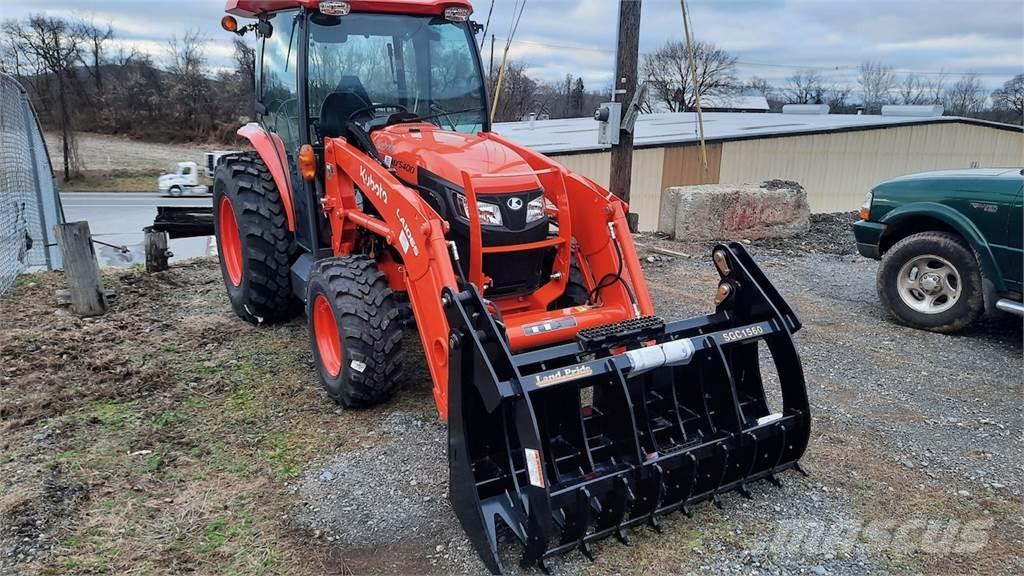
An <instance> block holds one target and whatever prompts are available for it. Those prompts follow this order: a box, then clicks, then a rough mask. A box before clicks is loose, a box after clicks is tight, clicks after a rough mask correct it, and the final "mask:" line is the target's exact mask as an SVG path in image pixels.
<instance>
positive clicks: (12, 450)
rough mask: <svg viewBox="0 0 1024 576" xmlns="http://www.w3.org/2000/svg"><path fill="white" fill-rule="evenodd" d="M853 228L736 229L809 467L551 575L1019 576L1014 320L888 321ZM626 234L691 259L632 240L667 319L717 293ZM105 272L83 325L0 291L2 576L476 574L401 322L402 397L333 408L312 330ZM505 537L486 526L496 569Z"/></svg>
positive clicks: (692, 310) (601, 549)
mask: <svg viewBox="0 0 1024 576" xmlns="http://www.w3.org/2000/svg"><path fill="white" fill-rule="evenodd" d="M849 222H850V217H849V215H832V216H822V217H816V218H815V221H814V224H813V226H812V229H811V231H810V232H808V234H806V235H802V236H801V237H798V238H795V239H791V240H789V241H780V240H775V241H764V242H753V243H751V246H750V249H751V251H752V253H753V254H754V256H755V258H756V259H757V261H758V262H759V263H760V264H761V266H762V267H763V268H764V270H765V272H766V273H767V275H768V276H769V277H770V278H771V279H772V280H773V281H774V282H775V283H776V285H777V286H778V288H779V289H780V291H781V292H782V293H783V295H784V296H785V297H786V298H787V299H788V300H789V302H790V303H791V304H792V305H793V307H794V308H795V310H796V311H797V313H798V314H799V315H800V316H801V318H802V320H803V322H804V328H803V330H802V331H801V332H800V333H799V334H798V335H797V345H798V349H799V350H800V352H801V354H802V357H803V363H804V370H805V372H806V376H807V382H808V391H809V394H810V400H811V404H812V416H813V418H814V423H813V430H812V439H811V443H810V447H809V449H808V452H807V454H806V455H805V457H804V458H803V460H802V462H803V464H804V466H805V467H806V468H807V469H808V471H809V472H810V476H809V477H806V478H805V477H803V476H800V475H799V474H797V473H795V472H787V473H786V474H785V475H784V476H783V478H782V480H783V482H784V486H783V487H782V488H781V489H779V488H775V487H773V486H771V485H770V484H765V483H762V484H758V485H756V486H753V487H752V492H753V495H754V500H752V501H748V500H744V499H742V498H740V497H739V496H737V495H727V496H726V497H724V498H723V503H724V510H718V509H716V508H714V507H713V506H711V505H708V504H703V505H700V506H698V507H697V508H696V509H695V510H694V513H695V514H694V517H693V518H692V519H688V518H686V517H685V516H683V515H680V514H676V515H672V516H670V517H668V518H666V519H665V521H664V522H663V527H664V531H663V533H662V534H660V535H659V534H656V533H655V532H654V531H653V530H651V529H649V528H638V529H634V530H631V532H630V535H631V537H632V542H633V545H632V546H629V547H625V546H622V545H620V544H618V543H617V542H615V541H614V539H608V540H605V541H603V542H600V543H598V544H597V545H596V546H595V550H596V552H597V557H598V562H597V563H595V564H591V563H590V562H588V561H586V560H585V559H584V558H583V557H582V556H581V555H580V554H578V553H573V554H569V555H567V556H564V557H562V558H560V559H557V560H556V561H555V562H554V563H553V566H554V571H555V573H557V574H613V573H614V574H641V573H659V574H660V573H694V574H696V573H705V572H710V573H715V574H727V575H732V574H812V575H815V576H819V575H822V574H840V575H854V574H920V573H924V574H960V573H967V572H971V573H988V574H1000V575H1001V574H1013V573H1024V560H1022V557H1021V553H1020V550H1022V549H1024V522H1022V520H1021V515H1020V510H1021V507H1022V504H1024V497H1022V494H1021V492H1022V490H1024V483H1022V474H1021V472H1022V465H1024V443H1022V426H1021V424H1022V422H1021V411H1020V408H1021V398H1022V392H1024V386H1022V382H1021V375H1022V368H1024V366H1022V364H1024V363H1022V341H1021V338H1022V331H1021V323H1020V322H1019V321H1018V320H1015V319H1011V318H1006V317H1004V318H1000V319H992V320H988V321H985V322H981V323H979V324H978V325H976V326H975V327H973V328H972V329H971V330H969V331H968V332H966V333H963V334H959V335H956V336H944V335H938V334H931V333H927V332H920V331H916V330H912V329H909V328H905V327H901V326H898V325H895V324H893V323H891V322H890V321H889V320H888V319H887V318H886V317H885V314H884V312H883V310H882V309H881V307H880V305H879V304H878V301H877V297H876V295H875V291H874V275H875V271H876V269H877V264H876V263H875V262H873V261H870V260H866V259H863V258H861V257H859V256H857V255H855V254H853V253H852V250H851V249H850V247H851V239H850V236H849V228H848V227H849ZM638 242H640V243H641V244H643V245H646V246H660V247H663V248H668V249H670V250H673V251H674V252H677V253H684V252H685V253H687V254H692V255H694V256H692V257H679V258H671V257H666V256H664V255H662V254H659V253H654V252H648V251H646V250H641V258H642V260H643V262H644V266H645V268H646V270H647V275H648V280H649V282H650V285H651V291H652V296H653V298H654V300H655V304H656V307H657V309H658V310H659V312H660V313H661V314H662V315H663V316H665V317H668V318H681V317H688V316H692V315H695V314H704V313H707V312H709V311H710V310H711V298H712V294H713V292H714V288H715V285H716V281H717V275H716V274H715V273H714V270H713V268H712V266H711V264H710V261H709V259H708V258H707V254H708V252H709V250H710V246H709V245H691V246H686V245H680V244H676V243H672V242H668V241H666V240H664V239H662V238H658V237H656V236H653V235H645V236H642V237H640V238H638ZM105 282H106V284H107V285H108V286H109V287H113V288H114V289H115V290H116V291H117V294H118V296H117V298H116V299H115V300H114V301H113V305H112V306H113V308H112V310H111V313H109V314H108V315H107V316H105V317H103V318H100V319H96V320H89V321H83V320H80V319H77V318H74V317H73V316H71V315H69V314H68V313H67V312H65V311H63V310H61V309H58V308H56V307H55V305H54V304H53V303H52V301H51V299H50V298H49V297H39V294H52V293H53V292H54V291H55V290H56V289H58V288H59V287H61V286H62V279H61V278H60V277H59V275H57V274H46V275H36V276H33V277H26V278H25V279H23V280H21V281H20V282H19V285H18V286H16V287H15V289H14V290H13V291H12V292H11V293H9V294H8V295H6V296H5V300H3V301H0V305H3V308H4V314H5V320H9V321H10V322H9V323H5V324H4V326H3V327H2V328H0V359H2V360H3V361H2V362H0V574H4V575H6V574H34V573H47V574H66V573H72V574H91V573H126V572H128V571H135V572H144V573H152V574H178V573H184V572H191V573H197V574H228V573H243V574H309V573H318V574H353V573H354V574H394V573H418V574H428V573H429V574H478V573H480V572H481V571H482V569H483V567H482V565H481V564H480V562H479V560H478V559H477V557H476V553H475V552H474V551H473V550H472V548H471V547H470V546H469V544H468V542H467V540H466V538H465V536H464V535H463V533H462V530H461V528H460V526H459V524H458V521H457V520H456V519H455V517H454V514H453V513H452V511H451V509H450V506H449V504H448V501H447V463H446V460H447V459H446V455H445V446H446V428H445V425H444V423H442V422H440V421H438V419H437V415H436V410H435V408H434V403H433V400H432V396H431V394H430V390H429V376H428V375H427V372H426V369H425V366H424V364H423V361H422V351H421V350H420V348H419V346H418V338H417V337H416V335H415V333H413V332H407V334H406V336H407V339H406V342H407V343H408V344H407V346H406V347H405V354H406V355H407V358H406V362H405V366H406V378H405V381H406V383H405V385H404V386H403V389H402V390H401V391H400V392H399V394H398V395H397V396H396V398H395V399H394V400H392V401H391V402H389V403H387V404H385V405H383V406H380V407H378V408H375V409H372V410H361V411H344V410H340V409H338V408H336V407H334V406H332V405H331V404H330V403H329V402H328V400H327V399H326V396H324V395H323V394H322V392H319V390H318V389H319V387H318V384H317V381H316V376H315V374H314V373H313V372H312V368H311V364H310V360H309V352H308V337H307V336H306V329H305V323H304V321H302V320H296V321H294V322H291V323H288V324H285V325H283V326H280V327H275V328H273V329H257V328H253V327H250V326H248V325H245V324H244V323H241V322H240V321H238V320H237V318H235V317H234V316H233V315H232V313H231V312H230V309H229V307H228V305H227V302H226V299H225V298H224V296H223V289H222V286H221V279H220V273H219V270H218V269H217V266H216V263H215V262H213V261H211V260H200V261H195V262H192V263H188V264H183V265H179V266H175V267H173V268H172V270H171V271H169V272H166V273H163V274H160V275H152V276H151V275H147V274H144V273H142V272H140V271H135V270H130V271H116V272H109V273H108V274H107V275H106V276H105ZM52 350H59V351H60V355H57V354H53V353H45V351H52ZM766 376H767V379H768V382H769V383H771V382H772V379H771V375H770V374H766ZM143 449H144V450H143ZM520 551H521V549H520V548H519V547H518V546H512V545H510V543H509V542H504V543H503V547H502V554H503V561H504V563H505V566H506V567H507V568H508V570H509V571H510V572H511V573H520V572H521V570H519V568H518V565H517V555H518V554H519V553H520ZM530 573H536V572H534V571H530Z"/></svg>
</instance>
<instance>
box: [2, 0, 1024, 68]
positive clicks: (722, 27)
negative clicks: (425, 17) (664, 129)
mask: <svg viewBox="0 0 1024 576" xmlns="http://www.w3.org/2000/svg"><path fill="white" fill-rule="evenodd" d="M526 1H527V2H528V4H527V8H526V13H525V16H524V17H523V22H522V24H521V25H520V29H519V32H518V34H517V35H516V38H515V41H514V43H513V47H512V50H511V55H512V57H513V58H515V59H517V60H521V61H524V62H526V63H527V64H528V65H529V68H530V70H531V73H532V74H533V75H535V76H536V77H540V78H543V79H546V80H556V79H559V78H562V77H564V76H565V74H566V73H572V74H574V75H581V76H583V77H584V79H585V81H586V82H587V84H588V85H589V86H590V87H591V88H599V87H604V86H610V84H611V77H612V71H613V66H614V47H615V42H616V35H615V30H616V18H617V14H618V12H617V6H618V0H526ZM689 1H690V6H691V10H692V16H691V19H692V22H693V25H694V28H695V35H696V37H697V39H699V40H707V41H711V42H714V43H716V44H718V45H719V46H720V47H722V48H724V49H726V50H728V51H729V52H730V53H732V54H733V55H735V56H736V57H737V58H738V59H739V61H740V66H739V70H738V72H739V75H740V76H741V77H743V78H746V77H749V76H752V75H757V76H761V77H764V78H768V79H769V80H771V81H773V83H775V84H779V85H781V84H783V83H784V79H785V78H786V77H787V76H789V75H790V74H792V73H793V72H794V71H796V70H800V69H815V70H818V71H820V72H821V73H822V74H823V76H825V77H826V78H827V79H829V80H837V81H852V80H853V79H854V78H855V76H856V71H855V69H856V67H857V65H858V64H859V63H860V62H862V61H864V60H875V61H881V62H885V63H887V64H890V65H892V66H893V67H894V68H895V69H896V70H897V71H899V72H915V73H918V74H921V75H922V76H923V77H927V78H932V77H935V76H936V75H938V74H939V73H940V72H943V71H944V72H947V73H949V74H950V75H951V76H950V77H951V78H956V76H957V75H958V74H963V73H967V72H975V73H978V74H979V77H980V79H981V80H982V82H983V83H984V84H985V85H986V86H987V87H988V88H994V87H996V86H998V85H1000V84H1002V82H1003V81H1005V80H1006V79H1008V78H1010V77H1011V76H1013V75H1014V74H1018V73H1021V72H1024V1H1022V0H689ZM514 3H515V0H496V6H495V9H494V16H493V19H492V23H491V30H492V31H493V32H494V33H495V34H497V36H498V46H499V54H498V55H497V56H496V57H497V58H499V59H500V47H501V46H502V45H503V44H504V37H505V36H507V34H508V30H509V24H510V21H511V18H512V10H513V4H514ZM490 4H491V2H490V0H476V1H475V6H476V16H475V18H476V19H477V20H479V21H481V22H482V21H483V20H484V19H486V16H487V9H488V7H489V6H490ZM223 6H224V2H223V0H176V1H174V2H166V1H163V0H0V18H4V19H6V18H18V17H23V16H26V15H28V14H30V13H38V12H43V13H49V14H55V15H66V16H70V15H78V16H83V17H88V18H93V19H94V20H95V21H97V22H100V23H103V22H110V23H111V24H112V25H113V27H114V30H115V34H116V35H117V37H118V42H119V43H120V44H122V45H131V46H134V47H135V48H138V49H141V50H144V51H146V52H150V53H152V54H153V55H154V56H155V57H156V58H157V59H158V60H159V59H160V58H162V57H163V55H164V54H165V46H166V43H167V40H168V39H170V37H171V36H172V35H181V34H182V33H183V32H184V31H185V30H187V29H190V28H198V29H200V30H202V31H203V32H204V33H205V35H206V37H207V38H208V40H209V41H208V42H207V45H206V49H207V55H208V57H209V60H210V62H211V64H212V65H226V64H227V63H228V62H229V57H230V53H231V49H230V37H229V36H228V35H227V33H225V32H223V31H221V30H220V28H219V24H218V23H219V20H220V17H221V15H223ZM681 37H682V19H681V16H680V7H679V1H678V0H643V23H642V30H641V51H650V50H653V49H655V48H657V47H658V46H660V45H662V44H664V43H665V42H666V41H667V40H675V39H680V38H681ZM488 50H489V43H487V44H486V47H485V54H484V57H485V59H486V58H487V56H488Z"/></svg>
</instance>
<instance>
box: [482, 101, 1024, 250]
mask: <svg viewBox="0 0 1024 576" xmlns="http://www.w3.org/2000/svg"><path fill="white" fill-rule="evenodd" d="M495 131H496V132H498V133H500V134H502V135H504V136H507V137H509V138H511V139H513V140H515V141H517V142H521V143H523V144H525V145H527V146H530V147H531V148H534V149H536V150H538V151H540V152H544V153H546V154H548V155H550V156H554V157H556V158H557V159H558V161H559V162H562V163H563V164H565V165H566V166H567V167H568V168H570V169H572V170H574V171H576V172H579V173H581V174H583V175H585V176H587V177H588V178H591V179H592V180H594V181H595V182H598V183H600V184H601V185H604V186H607V184H608V174H609V169H610V162H611V154H610V152H608V150H607V149H605V148H603V147H602V146H601V145H600V144H598V141H597V122H595V121H594V120H592V119H590V118H573V119H565V120H548V121H538V122H534V123H533V125H532V126H531V125H530V124H529V123H527V122H511V123H505V124H497V125H496V126H495ZM704 132H705V141H706V142H707V153H708V169H707V171H706V172H705V171H704V169H703V166H702V163H701V161H700V150H699V146H698V145H697V119H696V114H693V113H688V112H683V113H666V114H650V115H644V116H641V117H640V118H639V120H638V121H637V124H636V132H635V146H636V150H635V154H634V157H633V185H632V192H631V202H630V210H631V211H633V212H636V213H638V214H639V215H640V229H641V230H654V229H656V228H657V225H658V210H659V208H660V205H661V193H662V191H663V190H664V189H665V188H668V187H670V186H683V185H691V184H719V183H721V184H741V183H758V182H761V181H764V180H768V179H773V178H780V179H785V180H796V181H797V182H799V183H800V184H802V185H803V186H804V188H805V189H806V190H807V196H808V201H809V203H810V206H811V210H812V211H813V212H840V211H852V210H856V209H857V208H858V207H859V206H860V203H861V201H862V200H863V198H864V194H865V192H867V191H868V190H870V189H871V187H872V186H873V185H875V184H877V183H878V182H881V181H882V180H886V179H888V178H892V177H895V176H903V175H906V174H912V173H914V172H922V171H926V170H938V169H947V168H968V167H971V166H980V167H1021V166H1024V128H1022V127H1021V126H1012V125H1007V124H998V123H994V122H985V121H981V120H974V119H969V118H958V117H951V116H925V117H922V116H887V115H883V116H877V115H871V116H869V115H852V114H739V113H708V114H704Z"/></svg>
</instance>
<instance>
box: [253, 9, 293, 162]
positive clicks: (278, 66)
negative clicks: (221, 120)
mask: <svg viewBox="0 0 1024 576" xmlns="http://www.w3.org/2000/svg"><path fill="white" fill-rule="evenodd" d="M297 14H298V11H297V10H288V11H285V12H280V13H278V14H277V16H276V17H275V18H274V19H273V24H274V33H273V34H272V35H271V36H270V38H264V39H263V41H262V42H261V43H260V65H261V66H262V68H263V74H262V75H260V76H261V81H260V83H259V86H258V87H257V90H258V93H259V95H260V102H261V103H262V104H263V106H264V107H265V108H266V113H265V114H264V115H263V125H264V127H265V128H267V129H268V130H269V131H271V132H274V133H276V134H277V135H278V136H280V137H281V142H282V143H283V144H284V149H285V151H286V152H287V153H288V154H294V152H295V150H296V149H297V148H298V147H299V143H300V139H299V135H300V134H301V133H300V132H299V92H298V86H297V80H296V66H297V64H298V51H299V50H298V42H299V37H300V36H301V34H300V31H299V29H298V23H297V22H296V16H297ZM293 26H294V28H295V29H294V31H293Z"/></svg>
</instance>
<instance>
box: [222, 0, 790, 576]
mask: <svg viewBox="0 0 1024 576" xmlns="http://www.w3.org/2000/svg"><path fill="white" fill-rule="evenodd" d="M227 12H228V13H229V14H230V16H226V17H225V18H224V20H223V22H222V24H223V26H224V27H225V28H226V29H228V30H230V31H232V32H236V33H239V34H241V33H246V32H249V31H252V32H255V33H256V35H257V37H258V59H257V69H258V73H257V80H256V84H257V86H256V87H257V114H258V116H259V122H257V123H253V124H249V125H247V126H245V127H243V128H242V129H241V130H240V131H239V134H241V135H242V136H244V137H245V138H247V139H248V140H249V141H250V142H251V144H252V147H253V148H254V149H255V152H250V153H242V154H234V155H229V156H226V157H224V158H222V159H221V161H220V163H219V166H218V168H217V171H216V179H215V183H214V222H215V228H216V233H217V243H218V248H219V250H220V252H219V253H220V260H221V268H222V270H223V275H224V280H225V284H226V286H227V292H228V297H229V299H230V301H231V305H232V306H233V308H234V309H235V311H236V312H237V313H238V315H239V316H241V317H242V318H244V319H245V320H248V321H250V322H254V323H263V322H276V321H282V320H287V319H289V318H292V317H293V316H295V315H296V314H299V313H300V311H301V310H303V308H304V310H305V314H306V317H307V318H308V324H309V336H310V343H311V346H312V349H313V356H314V358H315V360H316V366H317V369H318V371H319V375H320V379H321V381H322V382H323V385H324V388H325V389H326V390H327V393H328V394H329V395H330V396H331V397H332V398H333V399H335V400H336V401H337V402H339V403H341V404H342V405H344V406H346V407H364V406H371V405H373V404H376V403H379V402H382V401H384V400H386V399H387V398H388V397H389V396H390V395H391V394H392V392H393V391H394V390H395V387H396V385H397V384H398V382H399V381H400V379H401V366H400V362H401V348H402V338H403V335H402V326H403V324H406V323H407V322H412V323H415V325H416V328H417V330H418V331H419V336H420V341H421V342H422V345H423V351H424V355H425V357H426V362H427V364H428V366H429V368H430V374H431V377H432V380H433V394H434V399H435V400H436V402H437V410H438V412H439V414H440V417H441V418H443V419H447V420H448V426H449V448H448V457H449V467H450V477H449V488H450V500H451V504H452V507H453V509H454V511H455V514H456V516H457V517H458V519H459V521H460V522H461V523H462V525H463V527H464V529H465V531H466V534H467V535H468V537H469V539H470V541H471V542H472V543H473V546H474V547H475V548H476V550H477V552H478V553H479V554H480V557H481V559H482V560H483V562H484V564H485V565H486V566H487V568H488V569H490V570H491V571H492V572H495V573H498V572H500V571H501V563H500V561H499V558H498V554H497V539H498V533H499V526H501V525H504V528H502V530H503V531H504V533H511V534H513V535H514V536H515V537H516V538H518V540H520V541H521V542H522V543H523V545H524V546H525V552H524V554H523V557H522V563H523V564H524V565H526V566H540V567H541V568H545V567H546V561H547V559H548V558H550V557H551V556H553V555H556V554H560V553H564V552H567V551H570V550H573V549H579V550H581V551H582V552H583V553H584V554H586V555H587V556H591V555H592V553H593V552H592V549H591V543H593V542H594V541H596V540H599V539H602V538H605V537H607V536H610V535H614V536H616V537H617V538H619V539H620V540H622V541H625V540H626V532H625V529H626V528H627V527H630V526H635V525H638V524H650V525H653V526H657V522H658V518H659V517H660V516H662V515H665V514H669V513H671V512H674V511H677V510H679V511H682V512H684V513H688V511H689V506H691V505H692V504H695V503H697V502H701V501H704V500H714V501H715V503H716V504H717V503H718V502H719V496H720V495H721V494H723V493H727V492H732V491H736V492H739V493H740V494H743V495H746V496H749V492H748V490H747V486H748V485H749V484H750V483H752V482H754V481H757V480H769V481H772V482H776V483H777V482H778V480H777V478H776V477H777V475H778V474H779V473H780V472H782V471H784V470H787V469H790V468H797V469H799V465H798V463H797V462H798V460H799V458H800V457H801V456H802V454H803V453H804V449H805V448H806V446H807V441H808V436H809V433H810V415H809V413H808V403H807V393H806V388H805V384H804V378H803V372H802V368H801V364H800V360H799V357H798V356H797V352H796V349H795V348H794V344H793V339H792V334H793V332H795V331H796V330H798V329H799V328H800V323H799V320H798V319H797V317H796V316H795V315H794V313H793V311H792V310H791V309H790V307H789V306H788V305H787V304H786V302H785V301H784V300H783V299H782V298H781V297H780V296H779V294H778V292H776V290H775V289H774V287H773V286H772V285H771V284H770V283H769V282H768V280H767V279H766V278H765V276H764V275H763V274H762V272H761V271H760V269H759V268H758V267H757V266H756V265H755V264H754V262H753V260H752V259H751V258H750V257H749V256H748V255H747V253H746V251H745V250H744V249H743V247H742V246H740V245H737V244H730V245H720V246H718V247H716V248H715V249H714V252H713V261H714V266H715V268H716V269H717V270H718V273H719V275H720V276H721V283H720V284H719V285H718V287H717V291H716V293H715V297H714V299H715V304H716V311H715V312H714V313H713V314H710V315H708V316H702V317H697V318H691V319H689V320H682V321H672V322H666V321H663V320H662V319H661V318H659V317H657V316H655V312H654V307H653V306H652V304H651V297H650V295H649V294H648V288H647V283H646V282H645V280H644V275H643V272H642V270H641V268H640V264H639V261H638V259H637V255H636V250H635V248H634V245H633V240H632V237H631V236H630V233H629V230H628V227H627V224H626V219H625V212H626V206H625V204H623V202H621V201H620V200H618V199H617V198H616V197H614V196H612V195H611V194H609V193H608V192H607V191H606V190H604V189H602V188H601V187H600V186H598V185H596V184H595V183H594V182H592V181H590V180H588V179H586V178H584V177H582V176H579V175H577V174H573V173H571V172H569V171H568V170H566V169H565V168H564V167H562V166H560V165H559V164H557V163H555V162H553V161H552V160H550V159H548V158H546V157H544V156H543V155H541V154H538V153H536V152H534V151H532V150H529V149H527V148H524V147H522V146H519V145H517V144H515V143H513V142H510V141H508V140H506V139H504V138H502V137H501V136H499V135H497V134H495V133H494V132H492V131H491V125H490V122H489V120H488V115H487V112H486V111H487V107H488V96H487V91H486V90H485V88H484V85H485V84H484V83H485V80H484V75H483V74H482V72H481V62H480V54H479V50H478V48H477V44H476V41H475V35H476V33H477V32H478V30H479V26H478V25H477V24H475V23H473V22H471V21H470V19H469V18H470V15H471V13H472V8H471V6H470V4H469V2H468V1H467V0H351V1H348V2H339V1H319V0H229V1H228V3H227ZM235 16H238V17H245V18H251V19H254V20H253V21H252V22H251V23H249V24H246V25H244V26H242V25H240V24H239V23H238V21H237V20H236V19H235V18H234V17H235ZM761 352H763V353H764V355H763V356H762V355H761ZM759 359H760V360H764V361H765V362H766V364H765V365H766V366H767V365H768V364H767V363H769V362H774V367H775V372H776V373H777V375H778V379H777V382H772V384H774V385H776V386H777V389H776V391H775V393H774V394H772V395H769V396H766V394H765V390H764V386H763V384H764V381H763V379H762V376H761V368H762V365H761V363H760V361H759ZM770 406H774V408H771V407H770Z"/></svg>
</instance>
